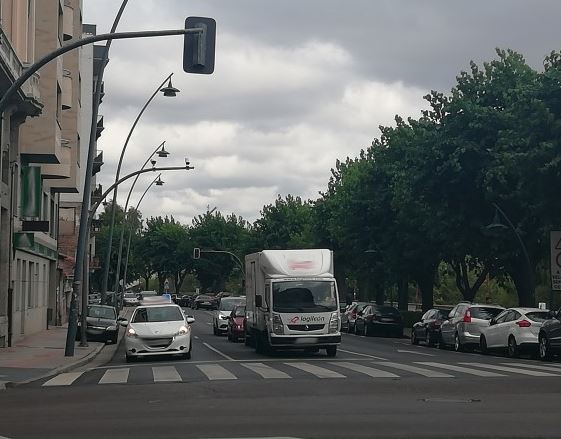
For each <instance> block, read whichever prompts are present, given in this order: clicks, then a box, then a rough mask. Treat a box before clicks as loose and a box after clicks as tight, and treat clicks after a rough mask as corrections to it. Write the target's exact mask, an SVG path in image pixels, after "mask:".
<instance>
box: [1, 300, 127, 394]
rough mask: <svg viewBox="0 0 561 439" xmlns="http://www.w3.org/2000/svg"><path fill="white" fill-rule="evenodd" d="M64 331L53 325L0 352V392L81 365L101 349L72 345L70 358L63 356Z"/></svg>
mask: <svg viewBox="0 0 561 439" xmlns="http://www.w3.org/2000/svg"><path fill="white" fill-rule="evenodd" d="M130 310H131V309H130V308H129V309H127V308H125V309H124V310H123V311H122V312H121V315H122V316H124V317H127V316H128V314H129V313H130ZM66 331H67V327H66V326H54V327H51V328H49V329H48V330H45V331H42V332H39V333H37V334H33V335H30V336H27V337H25V338H23V339H21V340H19V341H18V342H17V343H16V345H15V346H12V347H9V348H3V349H0V389H2V388H5V387H7V386H16V385H19V384H24V383H27V382H31V381H34V380H37V379H40V378H45V377H48V376H51V375H55V374H58V373H61V372H66V371H69V370H72V369H74V368H77V367H79V366H82V365H84V364H86V363H88V362H90V361H92V360H93V359H94V358H95V357H96V356H97V355H98V354H99V353H100V352H101V350H102V349H103V347H104V346H105V343H98V342H88V347H80V345H79V344H80V343H79V342H76V344H75V348H74V356H73V357H65V356H64V348H65V345H66Z"/></svg>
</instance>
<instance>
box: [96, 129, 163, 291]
mask: <svg viewBox="0 0 561 439" xmlns="http://www.w3.org/2000/svg"><path fill="white" fill-rule="evenodd" d="M165 143H166V141H165V140H164V141H163V142H162V143H160V144H159V145H158V146H157V148H156V149H155V150H154V152H153V153H152V154H150V156H149V157H148V158H147V159H146V161H145V162H144V164H143V165H142V168H140V169H144V168H146V165H147V164H148V162H150V161H152V163H153V160H152V157H154V155H157V156H158V157H163V158H165V157H167V156H168V155H169V152H168V151H166V149H165ZM138 177H139V175H137V176H136V177H135V179H134V180H133V182H132V184H131V187H130V189H129V193H128V195H127V201H126V203H125V208H124V213H125V218H126V217H127V209H128V207H129V201H130V198H131V195H132V191H133V189H134V186H135V185H136V182H137V181H138ZM159 186H160V185H159ZM124 238H125V227H124V224H123V227H121V236H120V238H119V252H118V256H117V268H116V274H115V287H114V289H113V291H115V295H116V294H117V293H118V292H119V276H120V274H121V259H122V256H123V241H124ZM108 249H111V247H108ZM107 261H108V259H107ZM107 274H109V271H108V272H107Z"/></svg>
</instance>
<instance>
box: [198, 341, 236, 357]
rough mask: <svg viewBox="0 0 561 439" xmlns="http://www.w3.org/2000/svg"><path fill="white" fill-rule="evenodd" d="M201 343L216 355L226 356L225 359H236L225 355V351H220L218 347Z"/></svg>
mask: <svg viewBox="0 0 561 439" xmlns="http://www.w3.org/2000/svg"><path fill="white" fill-rule="evenodd" d="M203 345H204V346H206V347H207V348H209V349H210V350H211V351H214V352H216V353H217V354H218V355H221V356H222V357H224V358H226V360H230V361H236V360H234V359H233V358H232V357H230V356H229V355H226V354H225V353H223V352H220V351H219V350H218V349H216V348H215V347H212V346H211V345H209V344H208V343H203Z"/></svg>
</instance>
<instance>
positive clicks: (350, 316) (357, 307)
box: [345, 302, 368, 332]
mask: <svg viewBox="0 0 561 439" xmlns="http://www.w3.org/2000/svg"><path fill="white" fill-rule="evenodd" d="M366 305H368V302H353V303H352V304H351V305H350V306H349V307H348V308H347V310H346V311H345V315H346V320H347V332H355V322H356V318H357V315H358V313H359V312H360V311H362V309H363V308H364V307H365V306H366Z"/></svg>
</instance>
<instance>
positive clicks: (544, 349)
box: [539, 334, 552, 361]
mask: <svg viewBox="0 0 561 439" xmlns="http://www.w3.org/2000/svg"><path fill="white" fill-rule="evenodd" d="M539 356H540V360H542V361H551V357H552V355H551V347H550V346H549V339H548V338H547V335H545V334H540V341H539Z"/></svg>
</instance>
